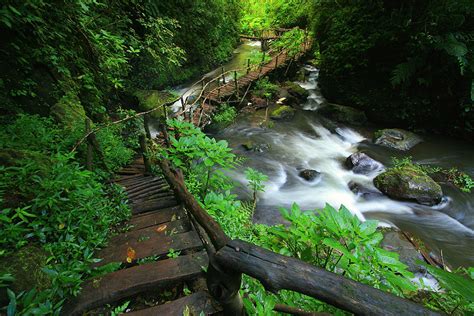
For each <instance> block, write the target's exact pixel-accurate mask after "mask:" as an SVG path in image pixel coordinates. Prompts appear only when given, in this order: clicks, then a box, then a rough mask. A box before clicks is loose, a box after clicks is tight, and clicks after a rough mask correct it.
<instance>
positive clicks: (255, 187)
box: [245, 168, 268, 210]
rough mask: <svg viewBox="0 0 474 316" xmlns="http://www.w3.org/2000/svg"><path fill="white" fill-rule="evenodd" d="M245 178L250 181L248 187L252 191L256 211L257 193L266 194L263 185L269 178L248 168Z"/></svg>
mask: <svg viewBox="0 0 474 316" xmlns="http://www.w3.org/2000/svg"><path fill="white" fill-rule="evenodd" d="M245 178H246V179H247V181H248V184H247V186H248V187H249V188H250V190H251V191H252V196H253V209H254V210H255V207H256V205H257V193H258V192H265V185H264V184H263V183H264V182H266V181H268V176H266V175H264V174H263V173H261V172H259V171H257V170H255V169H253V168H247V169H245Z"/></svg>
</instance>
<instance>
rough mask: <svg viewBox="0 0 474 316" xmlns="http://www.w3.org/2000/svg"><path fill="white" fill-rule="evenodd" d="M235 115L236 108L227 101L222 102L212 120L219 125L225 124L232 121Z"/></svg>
mask: <svg viewBox="0 0 474 316" xmlns="http://www.w3.org/2000/svg"><path fill="white" fill-rule="evenodd" d="M236 117H237V110H236V109H235V108H234V107H233V106H231V105H228V104H227V103H224V104H222V105H221V106H220V107H219V109H218V111H217V113H216V114H214V116H213V118H212V119H213V122H215V123H217V124H218V125H219V126H227V125H229V124H231V123H233V122H234V120H235V118H236Z"/></svg>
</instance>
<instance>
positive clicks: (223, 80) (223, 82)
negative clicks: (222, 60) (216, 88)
mask: <svg viewBox="0 0 474 316" xmlns="http://www.w3.org/2000/svg"><path fill="white" fill-rule="evenodd" d="M221 71H222V84H225V74H224V67H221Z"/></svg>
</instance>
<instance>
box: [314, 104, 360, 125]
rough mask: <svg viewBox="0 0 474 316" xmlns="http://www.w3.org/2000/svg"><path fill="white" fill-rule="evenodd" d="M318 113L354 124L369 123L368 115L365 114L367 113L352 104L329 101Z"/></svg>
mask: <svg viewBox="0 0 474 316" xmlns="http://www.w3.org/2000/svg"><path fill="white" fill-rule="evenodd" d="M318 113H320V114H322V115H324V116H327V117H329V118H330V119H333V120H335V121H337V122H340V123H347V124H353V125H364V124H365V123H367V116H365V113H364V112H363V111H361V110H357V109H354V108H352V107H350V106H345V105H340V104H335V103H327V104H326V105H325V106H324V107H322V108H321V109H319V110H318Z"/></svg>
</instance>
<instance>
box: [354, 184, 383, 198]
mask: <svg viewBox="0 0 474 316" xmlns="http://www.w3.org/2000/svg"><path fill="white" fill-rule="evenodd" d="M347 186H348V187H349V189H350V190H351V191H352V192H354V193H355V194H357V195H360V196H362V197H363V198H364V199H367V200H368V199H373V198H377V197H381V196H383V194H382V192H380V191H379V190H377V189H376V188H371V187H369V186H366V185H363V184H361V183H358V182H354V181H350V182H349V183H348V184H347Z"/></svg>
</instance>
